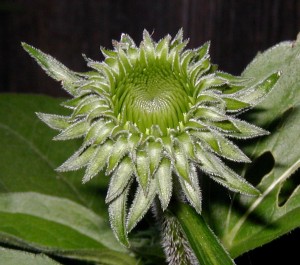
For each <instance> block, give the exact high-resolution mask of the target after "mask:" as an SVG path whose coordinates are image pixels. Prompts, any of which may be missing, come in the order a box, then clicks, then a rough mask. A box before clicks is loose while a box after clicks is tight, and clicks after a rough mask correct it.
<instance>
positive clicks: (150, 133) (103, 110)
mask: <svg viewBox="0 0 300 265" xmlns="http://www.w3.org/2000/svg"><path fill="white" fill-rule="evenodd" d="M113 45H114V50H106V49H101V51H102V53H103V54H104V56H105V59H104V61H103V62H96V61H92V60H90V59H87V63H88V66H89V67H91V68H92V69H93V71H91V72H88V73H75V72H72V71H70V70H69V69H67V68H66V67H65V66H63V65H62V64H60V63H59V62H58V61H56V60H55V59H54V58H52V57H50V56H49V55H46V54H44V53H42V52H41V51H39V50H37V49H35V48H33V47H31V46H29V45H27V44H23V47H24V48H25V50H26V51H27V52H28V53H29V54H30V55H31V56H32V57H34V58H35V59H36V60H37V62H38V63H39V64H40V65H41V66H42V68H43V69H44V70H46V72H47V73H48V74H49V75H50V76H51V77H53V78H54V79H56V80H58V81H61V82H62V85H63V87H64V89H65V90H67V91H68V92H69V93H70V94H71V95H72V96H73V99H71V100H69V101H67V102H65V103H64V106H65V107H67V108H70V109H71V110H72V114H71V115H70V116H59V115H54V114H44V113H38V116H39V118H40V119H41V120H42V121H44V122H45V123H46V124H48V125H49V126H50V127H51V128H53V129H56V130H59V131H60V133H59V134H58V135H57V136H56V137H55V140H69V139H74V138H79V137H82V138H83V144H82V146H81V148H80V149H79V150H78V151H77V152H76V153H75V154H74V155H73V156H72V157H70V158H69V159H68V160H67V161H66V162H65V163H64V164H63V165H61V166H60V167H59V168H58V170H60V171H69V170H77V169H79V168H81V167H86V172H85V175H84V178H83V182H87V181H89V180H90V179H91V178H93V177H94V176H96V175H97V174H98V173H99V172H100V171H102V170H104V171H105V172H106V174H107V175H110V176H111V180H110V184H109V188H108V192H107V197H106V202H107V204H108V205H109V213H110V222H111V226H112V228H113V230H114V233H115V235H116V237H117V238H118V239H119V241H120V242H121V243H123V244H124V245H129V243H128V238H127V234H128V232H129V231H131V230H132V229H133V228H134V227H135V225H136V224H137V222H139V221H140V220H141V219H142V217H143V216H144V215H145V213H146V212H147V211H148V209H149V207H150V206H151V204H152V202H153V200H154V198H155V197H156V196H158V198H159V200H160V202H161V207H162V209H163V210H165V209H166V208H167V207H168V204H169V202H170V200H171V197H172V189H173V184H172V183H173V182H174V181H175V182H178V185H177V186H178V187H181V190H182V193H183V194H184V196H185V197H186V199H187V200H188V201H189V202H190V204H191V205H192V206H193V207H194V208H195V209H196V211H197V212H198V213H200V212H201V191H200V187H199V183H198V174H197V168H198V169H199V171H200V172H199V173H200V174H203V173H205V174H206V175H209V176H210V177H211V178H212V179H214V180H215V181H217V182H219V183H221V184H222V185H224V186H225V187H227V188H228V189H230V190H233V191H238V192H241V193H245V194H250V195H257V194H259V192H258V191H257V190H256V189H255V188H254V187H253V186H251V185H250V184H249V183H247V182H246V181H245V180H244V179H243V178H242V177H240V176H239V175H237V174H236V173H235V172H233V171H232V170H231V169H230V168H228V167H227V166H226V165H225V164H224V163H223V162H222V160H221V158H226V159H229V160H233V161H237V162H250V161H249V159H248V158H247V156H246V155H245V154H243V152H242V151H241V150H240V149H239V148H238V147H237V146H236V145H235V144H234V143H233V142H232V141H231V140H229V138H238V139H246V138H251V137H256V136H260V135H265V134H267V132H266V131H265V130H263V129H260V128H258V127H256V126H254V125H251V124H249V123H247V122H245V121H241V120H240V119H238V118H236V116H237V115H238V114H239V113H241V112H244V111H246V110H248V109H249V108H251V107H253V106H254V105H255V104H257V103H258V102H259V101H260V100H261V99H262V98H263V97H264V96H265V95H266V94H267V93H268V92H269V91H270V90H271V88H272V87H273V86H274V84H275V83H276V81H277V80H278V78H279V73H274V74H272V75H270V76H269V77H268V78H267V79H266V80H262V81H261V82H260V83H258V84H256V85H255V86H252V87H247V86H246V85H245V84H247V80H245V79H243V78H240V77H235V76H232V75H230V74H227V73H224V72H220V71H217V70H216V67H215V66H214V65H212V64H211V63H210V57H209V54H208V49H209V43H206V44H204V45H203V46H202V47H200V48H197V49H194V50H190V49H185V47H186V45H187V41H183V40H182V31H179V32H178V34H177V35H176V37H175V38H174V39H171V37H170V36H169V35H168V36H166V37H165V38H163V39H162V40H160V41H159V42H154V41H153V40H152V38H151V36H150V35H149V33H148V32H147V31H144V33H143V40H142V42H141V44H140V45H139V46H136V44H135V43H134V42H133V40H132V39H131V38H130V37H129V36H128V35H126V34H122V36H121V40H120V42H113ZM134 181H135V182H136V183H137V185H132V184H133V183H134ZM177 186H176V187H177ZM133 187H137V190H136V191H135V190H134V188H133ZM132 192H134V193H135V196H134V199H133V201H132V202H128V194H129V193H132ZM128 209H129V210H128Z"/></svg>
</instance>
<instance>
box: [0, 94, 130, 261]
mask: <svg viewBox="0 0 300 265" xmlns="http://www.w3.org/2000/svg"><path fill="white" fill-rule="evenodd" d="M60 102H61V100H59V99H53V98H50V97H47V96H33V95H6V94H2V95H0V150H1V154H0V243H3V244H9V245H12V246H17V247H21V248H26V249H28V250H31V251H42V252H44V253H47V254H52V255H57V256H64V257H70V258H76V259H79V260H89V261H94V262H100V263H101V264H120V260H122V262H124V264H136V260H135V259H134V258H133V257H132V256H130V255H129V253H128V250H126V249H125V248H123V247H122V246H120V244H119V243H118V242H117V240H116V239H115V237H114V235H113V233H112V231H111V229H110V227H109V224H108V218H107V216H108V214H107V207H106V205H105V202H104V198H105V193H106V185H107V182H108V179H107V178H106V177H104V176H103V175H100V176H99V177H97V178H95V179H94V180H92V181H91V182H90V183H88V184H85V185H83V184H82V183H81V178H82V176H83V172H74V173H71V174H70V173H69V174H65V173H57V172H56V171H55V168H57V167H58V166H59V165H60V164H61V163H63V162H64V160H66V159H67V158H68V156H69V155H70V154H72V153H73V152H74V150H76V149H77V148H78V147H79V143H78V142H76V141H70V142H66V143H60V142H55V141H52V140H51V139H52V137H53V136H54V132H53V131H51V130H49V129H48V128H47V126H46V125H44V124H43V123H42V122H40V121H39V119H38V118H37V117H36V115H35V112H36V111H42V112H48V113H51V112H52V113H57V112H60V113H62V114H64V112H65V111H64V110H62V108H60V107H58V105H59V103H60ZM58 108H59V110H58Z"/></svg>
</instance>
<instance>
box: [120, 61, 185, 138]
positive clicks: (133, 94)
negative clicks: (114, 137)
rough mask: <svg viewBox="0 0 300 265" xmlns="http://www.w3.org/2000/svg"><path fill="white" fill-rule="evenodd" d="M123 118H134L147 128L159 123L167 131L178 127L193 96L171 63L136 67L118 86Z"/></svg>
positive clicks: (163, 130) (142, 128)
mask: <svg viewBox="0 0 300 265" xmlns="http://www.w3.org/2000/svg"><path fill="white" fill-rule="evenodd" d="M116 95H117V98H118V104H117V105H118V106H117V109H118V112H119V113H120V114H121V115H120V116H121V122H122V123H125V122H126V121H131V122H133V123H134V124H136V126H137V127H138V128H139V130H140V131H142V132H146V130H147V129H150V128H151V127H152V126H153V125H158V126H159V127H160V129H161V131H162V133H163V134H166V133H167V129H168V128H176V127H177V126H178V125H179V122H180V121H182V120H183V114H184V113H186V112H187V111H188V106H189V105H188V103H189V97H188V95H187V93H186V91H185V88H184V87H183V85H182V83H181V82H180V79H179V77H177V76H175V74H174V73H173V72H172V70H171V67H169V68H168V67H161V66H156V65H151V66H147V67H143V68H140V69H133V70H132V72H131V73H129V74H128V75H127V76H126V78H125V80H123V81H122V82H120V83H119V85H118V86H117V89H116Z"/></svg>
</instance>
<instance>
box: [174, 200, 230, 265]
mask: <svg viewBox="0 0 300 265" xmlns="http://www.w3.org/2000/svg"><path fill="white" fill-rule="evenodd" d="M171 212H172V214H173V216H174V217H173V218H175V219H176V221H177V222H178V223H179V224H180V228H181V229H182V231H183V232H184V234H185V236H186V238H187V240H188V242H189V245H190V246H191V248H192V249H193V251H194V253H195V255H196V257H197V259H198V260H199V263H200V264H201V265H234V264H235V263H234V261H233V259H232V258H231V257H230V256H229V254H228V252H227V251H226V250H225V248H224V247H223V245H222V244H221V242H220V241H219V239H218V238H217V237H216V235H215V234H214V232H213V231H212V230H211V229H210V227H209V226H208V225H207V223H206V222H205V220H204V218H203V217H202V216H201V215H199V214H197V213H196V211H195V210H194V209H193V208H192V207H190V206H189V205H187V204H186V203H183V202H180V201H176V202H175V204H173V205H172V209H171Z"/></svg>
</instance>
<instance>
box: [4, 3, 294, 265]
mask: <svg viewBox="0 0 300 265" xmlns="http://www.w3.org/2000/svg"><path fill="white" fill-rule="evenodd" d="M144 28H146V29H147V30H148V31H149V32H150V33H153V38H154V39H155V40H159V39H160V38H162V37H163V36H165V35H166V34H168V33H170V34H171V35H172V36H174V35H175V34H176V32H177V31H178V29H179V28H183V29H184V37H185V38H189V39H190V42H189V48H194V47H198V46H200V45H201V44H203V43H204V42H206V41H208V40H211V56H212V61H213V63H216V64H218V65H219V68H220V69H221V70H224V71H227V72H230V73H232V74H240V73H241V72H242V71H243V69H244V68H245V67H246V65H247V64H248V63H249V62H250V61H251V60H252V59H253V57H254V56H255V55H256V53H257V52H258V51H263V50H265V49H267V48H269V47H271V46H273V45H274V44H276V43H278V42H281V41H284V40H294V39H295V38H296V36H297V33H298V31H300V1H299V0H264V1H259V0H257V1H255V0H210V1H207V0H143V1H142V0H137V1H133V0H127V1H126V0H72V1H71V0H51V1H50V0H48V1H47V0H7V1H5V0H0V91H1V92H17V93H42V94H48V95H53V96H64V95H66V93H65V92H63V90H62V89H61V87H60V85H59V84H58V83H56V82H55V81H53V80H52V79H51V78H49V77H47V76H46V75H45V73H44V72H43V71H42V70H41V69H40V67H39V66H37V64H36V63H34V62H33V60H32V59H31V58H29V56H28V55H27V54H26V53H25V52H24V51H23V50H22V48H21V46H20V42H21V41H25V42H27V43H29V44H31V45H33V46H35V47H37V48H39V49H41V50H42V51H44V52H46V53H49V54H51V55H52V56H54V57H55V58H57V59H58V60H59V61H61V62H63V63H64V64H65V65H66V66H68V67H69V68H70V69H72V70H75V71H86V70H88V69H87V68H86V63H85V61H84V60H83V58H82V56H81V54H82V53H84V54H86V55H87V56H88V57H90V58H92V59H94V60H102V55H101V53H100V49H99V48H100V45H101V46H104V47H107V48H112V45H111V40H112V39H116V40H119V38H120V35H121V33H122V32H124V33H128V34H129V35H130V36H131V37H132V38H133V39H134V40H135V41H136V42H137V43H139V41H140V40H141V38H142V31H143V29H144ZM299 234H300V233H299V229H298V230H297V231H295V232H294V233H292V236H291V235H289V236H284V237H282V238H281V239H280V240H277V241H274V242H272V243H271V244H268V245H266V246H265V247H263V248H261V249H257V250H255V251H254V252H251V253H250V254H245V255H244V256H243V257H240V258H238V259H237V264H241V265H244V264H263V260H264V259H268V260H269V261H270V260H271V259H272V258H273V259H276V256H277V257H280V256H282V255H283V251H284V256H285V260H286V262H287V264H292V263H290V262H289V261H291V260H293V258H296V255H297V253H293V252H292V250H291V248H290V250H289V249H287V248H285V246H291V244H293V243H296V245H299V243H300V236H299Z"/></svg>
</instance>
